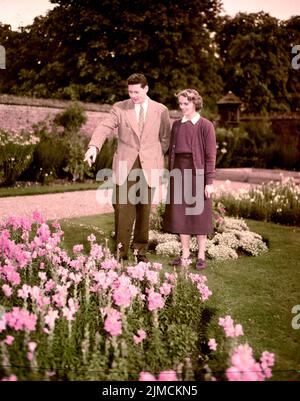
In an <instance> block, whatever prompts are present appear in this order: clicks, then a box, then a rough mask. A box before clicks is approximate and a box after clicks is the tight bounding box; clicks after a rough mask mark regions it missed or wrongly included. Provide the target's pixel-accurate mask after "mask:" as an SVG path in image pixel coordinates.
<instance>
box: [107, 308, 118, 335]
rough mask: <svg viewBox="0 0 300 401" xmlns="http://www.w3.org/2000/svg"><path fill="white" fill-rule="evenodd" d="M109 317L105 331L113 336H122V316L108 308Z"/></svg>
mask: <svg viewBox="0 0 300 401" xmlns="http://www.w3.org/2000/svg"><path fill="white" fill-rule="evenodd" d="M106 312H107V317H106V319H105V322H104V329H105V330H106V331H107V332H108V333H109V334H111V335H112V336H119V335H120V334H122V320H121V318H122V315H121V313H120V312H118V311H117V310H115V309H112V308H107V309H106Z"/></svg>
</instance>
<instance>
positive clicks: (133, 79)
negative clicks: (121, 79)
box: [127, 74, 148, 88]
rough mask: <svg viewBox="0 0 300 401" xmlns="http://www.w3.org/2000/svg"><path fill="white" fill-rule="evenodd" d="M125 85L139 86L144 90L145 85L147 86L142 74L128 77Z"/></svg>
mask: <svg viewBox="0 0 300 401" xmlns="http://www.w3.org/2000/svg"><path fill="white" fill-rule="evenodd" d="M127 84H128V85H138V84H141V87H142V88H145V86H146V85H148V82H147V78H146V77H145V75H144V74H132V75H130V77H129V78H128V79H127Z"/></svg>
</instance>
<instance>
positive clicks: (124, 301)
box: [113, 285, 132, 308]
mask: <svg viewBox="0 0 300 401" xmlns="http://www.w3.org/2000/svg"><path fill="white" fill-rule="evenodd" d="M131 298H132V297H131V293H130V291H129V288H128V287H127V286H125V285H123V286H120V287H119V288H116V289H115V290H114V292H113V299H114V301H115V304H116V305H118V306H123V307H124V308H128V306H130V304H131Z"/></svg>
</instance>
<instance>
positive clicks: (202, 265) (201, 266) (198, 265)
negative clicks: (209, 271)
mask: <svg viewBox="0 0 300 401" xmlns="http://www.w3.org/2000/svg"><path fill="white" fill-rule="evenodd" d="M195 267H196V269H197V270H203V269H205V260H204V259H201V258H200V259H197V260H196V265H195Z"/></svg>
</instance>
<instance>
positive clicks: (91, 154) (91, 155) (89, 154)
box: [83, 146, 97, 167]
mask: <svg viewBox="0 0 300 401" xmlns="http://www.w3.org/2000/svg"><path fill="white" fill-rule="evenodd" d="M96 157H97V148H96V147H95V146H91V147H90V148H88V150H87V151H86V153H85V155H84V159H83V161H85V162H87V164H88V165H89V166H90V167H91V166H92V164H93V163H95V160H96Z"/></svg>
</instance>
